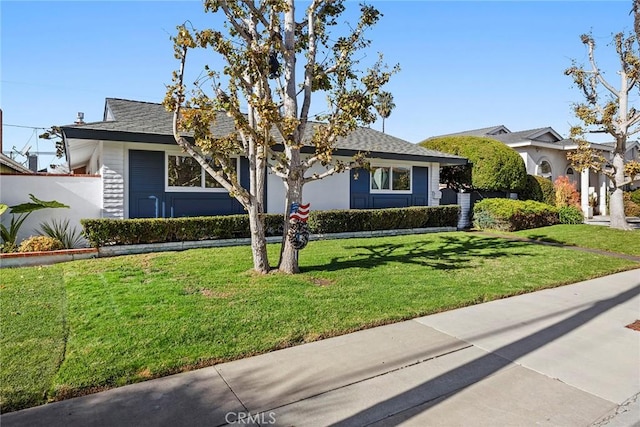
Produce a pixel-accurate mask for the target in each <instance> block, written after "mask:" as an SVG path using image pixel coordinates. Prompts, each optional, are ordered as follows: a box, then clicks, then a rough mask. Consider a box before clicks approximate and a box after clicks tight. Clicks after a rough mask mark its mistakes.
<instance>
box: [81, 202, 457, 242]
mask: <svg viewBox="0 0 640 427" xmlns="http://www.w3.org/2000/svg"><path fill="white" fill-rule="evenodd" d="M459 211H460V207H459V206H457V205H449V206H425V207H410V208H394V209H363V210H355V209H354V210H334V211H311V213H310V214H309V221H308V224H309V229H310V231H311V232H312V233H318V234H326V233H343V232H354V231H374V230H392V229H404V228H426V227H455V226H456V225H457V223H458V215H459ZM264 220H265V229H266V235H267V236H281V235H282V230H283V216H282V215H279V214H265V216H264ZM80 222H81V223H82V226H83V227H84V233H85V235H86V237H87V239H88V240H89V242H90V243H91V245H92V246H96V247H99V246H108V245H132V244H142V243H159V242H181V241H193V240H215V239H229V238H241V237H250V236H251V233H250V231H249V216H248V215H227V216H213V217H190V218H151V219H146V218H145V219H124V220H123V219H83V220H82V221H80Z"/></svg>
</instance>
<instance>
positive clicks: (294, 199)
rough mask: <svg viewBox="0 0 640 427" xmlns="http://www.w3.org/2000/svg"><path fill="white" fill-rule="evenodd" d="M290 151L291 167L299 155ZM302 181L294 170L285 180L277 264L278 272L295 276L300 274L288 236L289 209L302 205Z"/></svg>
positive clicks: (296, 257) (298, 158)
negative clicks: (295, 204)
mask: <svg viewBox="0 0 640 427" xmlns="http://www.w3.org/2000/svg"><path fill="white" fill-rule="evenodd" d="M292 151H293V152H294V153H293V155H292V162H291V163H292V165H293V164H294V162H293V160H294V159H296V160H297V163H299V162H300V153H299V152H298V150H295V149H294V150H292ZM302 181H303V177H302V175H301V174H300V173H299V171H297V170H295V172H294V171H292V173H290V178H289V179H288V180H287V183H288V190H287V197H286V200H287V201H288V206H286V207H285V213H284V216H285V218H284V220H285V227H284V233H283V235H282V249H281V251H280V262H279V263H278V270H280V271H281V272H283V273H287V274H297V273H299V272H300V268H299V267H298V251H297V250H296V249H294V247H293V245H292V244H291V239H290V236H289V234H291V232H292V230H291V228H290V227H289V209H290V208H291V204H292V203H300V204H301V203H302Z"/></svg>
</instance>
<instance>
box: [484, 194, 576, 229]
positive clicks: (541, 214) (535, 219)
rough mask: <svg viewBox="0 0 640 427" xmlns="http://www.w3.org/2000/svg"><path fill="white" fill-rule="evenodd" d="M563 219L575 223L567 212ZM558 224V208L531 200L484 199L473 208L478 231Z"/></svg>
mask: <svg viewBox="0 0 640 427" xmlns="http://www.w3.org/2000/svg"><path fill="white" fill-rule="evenodd" d="M573 209H575V208H573ZM580 215H581V214H580ZM563 218H567V220H568V221H571V222H570V223H575V222H574V221H575V216H572V215H571V214H570V213H568V212H563ZM558 223H560V215H559V210H558V208H556V207H554V206H550V205H548V204H546V203H541V202H536V201H533V200H525V201H523V200H511V199H484V200H481V201H479V202H477V203H476V204H475V206H474V207H473V225H474V226H475V227H476V228H479V229H494V230H500V231H517V230H526V229H529V228H537V227H544V226H547V225H554V224H558Z"/></svg>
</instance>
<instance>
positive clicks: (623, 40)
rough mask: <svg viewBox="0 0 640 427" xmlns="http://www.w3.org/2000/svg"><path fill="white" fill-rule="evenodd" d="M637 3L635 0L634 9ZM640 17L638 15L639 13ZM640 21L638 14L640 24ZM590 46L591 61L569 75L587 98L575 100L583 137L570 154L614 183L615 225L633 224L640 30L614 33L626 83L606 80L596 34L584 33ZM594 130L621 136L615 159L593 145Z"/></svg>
mask: <svg viewBox="0 0 640 427" xmlns="http://www.w3.org/2000/svg"><path fill="white" fill-rule="evenodd" d="M635 7H637V5H636V3H635V2H634V8H635ZM635 16H636V18H638V14H636V15H635ZM637 25H638V22H637V19H636V28H637ZM581 40H582V43H583V44H584V45H585V46H586V47H587V52H588V57H589V65H588V66H587V67H584V66H578V65H577V64H576V62H575V61H574V63H573V65H572V66H571V67H570V68H568V69H567V70H566V71H565V74H566V75H568V76H571V77H572V78H573V81H574V83H575V84H576V86H578V88H580V89H581V90H582V93H583V95H584V98H585V101H584V102H581V103H577V104H575V105H574V112H575V114H576V116H577V117H578V118H579V119H580V120H581V121H582V125H581V126H574V127H573V128H572V129H571V137H573V138H575V139H576V140H578V143H579V148H578V150H577V151H576V153H574V154H571V155H569V158H570V160H571V161H572V163H573V165H574V166H575V167H576V168H577V169H578V170H583V169H585V168H591V169H593V170H595V171H598V172H602V173H603V174H605V176H607V177H608V178H609V179H610V180H611V182H612V185H613V188H614V189H613V192H612V193H611V198H610V211H611V212H610V216H611V227H612V228H619V229H629V225H628V224H627V221H626V218H625V215H624V200H623V187H624V186H625V185H626V184H628V183H629V182H631V180H632V179H633V177H634V176H635V175H636V174H637V173H639V172H640V165H639V164H638V162H637V161H626V160H625V154H626V151H627V140H628V139H629V137H630V136H631V135H634V134H636V133H638V132H639V131H640V126H639V123H640V111H637V110H636V109H635V108H634V107H633V106H632V105H631V100H630V94H631V93H632V91H633V90H634V89H635V91H637V90H638V77H639V76H640V75H639V73H640V58H639V56H638V39H637V36H636V35H635V34H628V35H625V34H623V33H618V34H615V35H614V36H613V42H614V46H615V50H616V53H617V57H618V59H619V61H620V70H619V71H618V72H617V74H618V75H619V76H620V86H619V87H615V86H614V84H612V83H611V82H610V81H608V80H607V79H605V77H604V71H603V70H602V69H601V68H600V67H599V65H598V64H597V62H596V57H595V48H596V44H595V41H594V39H593V37H592V36H591V35H590V34H584V35H582V36H581ZM588 132H601V133H608V134H609V135H611V136H613V138H614V140H615V144H614V150H613V153H612V158H611V159H608V158H605V156H603V154H602V153H600V152H598V151H597V150H594V149H593V148H591V146H590V144H589V143H587V141H586V139H585V134H586V133H588Z"/></svg>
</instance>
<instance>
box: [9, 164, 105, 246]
mask: <svg viewBox="0 0 640 427" xmlns="http://www.w3.org/2000/svg"><path fill="white" fill-rule="evenodd" d="M29 194H33V195H34V196H35V197H37V198H38V199H40V200H45V201H51V200H56V201H58V202H60V203H64V204H65V205H67V206H69V209H66V208H60V209H42V210H38V211H35V212H33V213H32V214H30V215H29V217H28V218H27V219H26V221H25V222H24V224H22V227H21V228H20V233H19V234H18V240H17V242H20V241H22V240H23V239H26V238H27V237H29V236H32V235H36V234H40V233H37V232H36V230H37V229H39V228H40V224H41V223H42V222H43V221H51V220H52V219H56V220H65V219H68V220H69V224H70V226H71V227H72V228H73V227H74V226H75V227H77V228H78V230H80V229H81V225H80V219H82V218H100V217H101V216H102V178H101V177H99V176H86V175H85V176H73V175H1V176H0V203H4V204H6V205H9V206H13V205H18V204H21V203H26V202H29V201H30V199H29ZM1 219H2V223H3V224H4V225H5V226H7V227H8V226H9V223H10V221H11V213H10V212H5V213H4V214H2V218H1Z"/></svg>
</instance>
